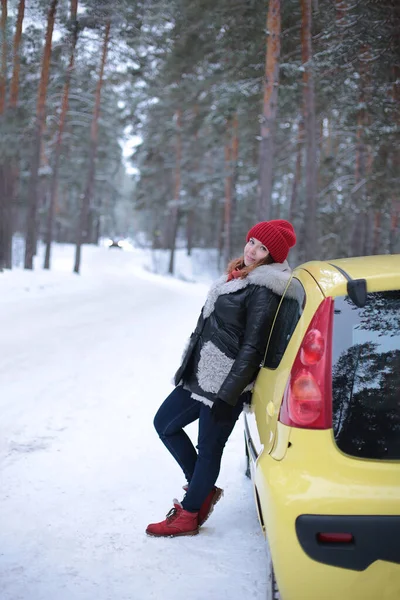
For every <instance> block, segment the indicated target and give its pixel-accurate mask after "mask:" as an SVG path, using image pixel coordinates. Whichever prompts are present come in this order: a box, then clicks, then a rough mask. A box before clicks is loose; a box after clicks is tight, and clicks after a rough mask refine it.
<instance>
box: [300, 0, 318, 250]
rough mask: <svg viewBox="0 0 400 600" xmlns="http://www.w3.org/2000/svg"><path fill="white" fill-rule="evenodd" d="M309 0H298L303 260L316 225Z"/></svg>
mask: <svg viewBox="0 0 400 600" xmlns="http://www.w3.org/2000/svg"><path fill="white" fill-rule="evenodd" d="M311 25H312V23H311V0H301V54H302V63H303V69H304V71H303V109H304V128H305V147H306V198H307V201H306V211H305V215H304V220H303V228H302V239H301V246H300V248H302V249H303V255H302V259H303V260H310V259H312V258H316V252H317V240H318V232H317V231H316V227H317V143H316V119H315V91H314V74H313V70H314V68H313V62H312V61H313V55H312V44H311Z"/></svg>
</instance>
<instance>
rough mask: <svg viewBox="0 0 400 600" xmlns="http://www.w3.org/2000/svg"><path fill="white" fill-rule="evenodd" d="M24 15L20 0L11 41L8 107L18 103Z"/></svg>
mask: <svg viewBox="0 0 400 600" xmlns="http://www.w3.org/2000/svg"><path fill="white" fill-rule="evenodd" d="M24 16H25V0H20V1H19V4H18V16H17V25H16V28H15V36H14V42H13V75H12V79H11V88H10V104H9V106H10V108H16V107H17V103H18V93H19V72H20V64H21V59H20V54H19V49H20V45H21V37H22V24H23V22H24Z"/></svg>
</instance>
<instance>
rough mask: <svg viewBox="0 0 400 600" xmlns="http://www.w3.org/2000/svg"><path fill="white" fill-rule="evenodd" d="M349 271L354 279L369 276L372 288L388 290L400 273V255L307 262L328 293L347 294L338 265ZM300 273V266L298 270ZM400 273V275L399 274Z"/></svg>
mask: <svg viewBox="0 0 400 600" xmlns="http://www.w3.org/2000/svg"><path fill="white" fill-rule="evenodd" d="M335 265H336V266H337V267H339V268H340V269H342V270H343V271H345V272H346V273H347V274H348V275H349V276H350V277H351V278H352V279H367V290H368V292H376V291H386V290H390V289H395V288H393V277H395V273H396V272H397V274H398V275H399V274H400V255H399V254H393V255H382V256H368V257H357V258H340V259H336V260H329V261H312V262H308V263H304V264H303V265H301V268H302V269H304V270H306V271H308V272H309V273H310V275H312V277H314V279H315V281H316V282H318V286H319V287H320V288H321V289H322V291H323V293H324V294H325V296H345V295H346V293H347V291H346V286H347V280H346V278H345V277H344V276H343V275H342V274H341V273H340V271H339V270H337V269H336V268H335ZM294 272H295V273H296V270H295V271H294ZM399 276H400V275H399Z"/></svg>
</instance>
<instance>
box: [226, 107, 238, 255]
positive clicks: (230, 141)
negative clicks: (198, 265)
mask: <svg viewBox="0 0 400 600" xmlns="http://www.w3.org/2000/svg"><path fill="white" fill-rule="evenodd" d="M238 154H239V137H238V117H237V113H235V114H234V115H233V117H232V119H228V121H227V127H226V143H225V203H224V217H223V226H222V227H223V230H222V232H223V243H222V256H223V260H224V262H225V264H226V263H227V262H228V261H229V260H230V259H231V255H232V226H233V220H234V217H235V209H236V183H237V165H238Z"/></svg>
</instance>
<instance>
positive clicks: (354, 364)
mask: <svg viewBox="0 0 400 600" xmlns="http://www.w3.org/2000/svg"><path fill="white" fill-rule="evenodd" d="M332 366H333V370H332V392H333V431H334V436H335V440H336V444H337V445H338V447H339V448H340V449H341V450H342V451H343V452H345V453H346V454H350V455H351V456H356V457H360V458H371V459H387V460H390V459H400V291H391V292H376V293H372V294H368V300H367V303H366V305H365V307H364V308H358V307H356V306H355V305H354V304H353V303H352V302H351V300H350V299H349V298H348V297H340V298H335V313H334V327H333V355H332Z"/></svg>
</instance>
